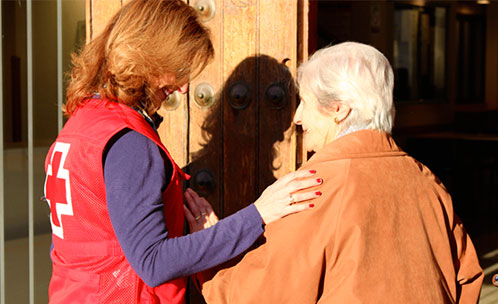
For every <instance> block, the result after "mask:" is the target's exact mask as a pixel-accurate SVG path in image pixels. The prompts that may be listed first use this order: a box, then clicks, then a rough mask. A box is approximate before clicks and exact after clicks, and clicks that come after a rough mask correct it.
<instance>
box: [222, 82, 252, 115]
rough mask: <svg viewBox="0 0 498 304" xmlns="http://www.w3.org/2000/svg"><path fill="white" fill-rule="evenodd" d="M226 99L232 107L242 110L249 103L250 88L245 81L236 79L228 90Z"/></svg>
mask: <svg viewBox="0 0 498 304" xmlns="http://www.w3.org/2000/svg"><path fill="white" fill-rule="evenodd" d="M228 101H229V102H230V105H231V106H232V108H234V109H236V110H243V109H245V108H247V106H248V105H249V103H251V88H250V87H249V84H248V83H247V82H245V81H242V80H241V81H237V82H235V83H234V84H232V86H231V87H230V89H229V90H228Z"/></svg>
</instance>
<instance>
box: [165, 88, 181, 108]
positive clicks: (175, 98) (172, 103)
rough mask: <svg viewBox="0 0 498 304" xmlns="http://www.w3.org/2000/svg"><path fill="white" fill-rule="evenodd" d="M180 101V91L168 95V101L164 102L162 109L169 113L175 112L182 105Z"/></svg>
mask: <svg viewBox="0 0 498 304" xmlns="http://www.w3.org/2000/svg"><path fill="white" fill-rule="evenodd" d="M180 101H181V96H180V93H178V91H174V92H173V93H171V94H169V95H168V97H167V98H166V100H164V101H163V104H162V105H161V107H162V108H163V109H165V110H167V111H173V110H175V109H176V108H178V106H179V105H180Z"/></svg>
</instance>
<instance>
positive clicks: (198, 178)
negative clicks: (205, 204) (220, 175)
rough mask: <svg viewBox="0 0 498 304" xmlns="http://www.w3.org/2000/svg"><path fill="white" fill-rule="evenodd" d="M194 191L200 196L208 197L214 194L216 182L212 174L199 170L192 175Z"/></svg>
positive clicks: (206, 170) (205, 170)
mask: <svg viewBox="0 0 498 304" xmlns="http://www.w3.org/2000/svg"><path fill="white" fill-rule="evenodd" d="M193 182H194V184H193V186H194V189H195V190H196V191H197V192H198V193H199V194H201V195H208V194H211V193H213V192H214V189H215V187H216V182H215V179H214V174H213V173H212V172H211V171H209V170H208V169H201V170H199V171H197V172H196V173H195V174H194V178H193Z"/></svg>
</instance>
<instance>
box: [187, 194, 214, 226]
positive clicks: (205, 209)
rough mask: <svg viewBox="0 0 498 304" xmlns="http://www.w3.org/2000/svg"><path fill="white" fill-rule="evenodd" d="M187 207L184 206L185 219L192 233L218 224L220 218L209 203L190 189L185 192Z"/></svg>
mask: <svg viewBox="0 0 498 304" xmlns="http://www.w3.org/2000/svg"><path fill="white" fill-rule="evenodd" d="M185 200H186V201H187V205H188V208H187V206H185V205H183V208H184V210H185V218H186V219H187V222H188V225H189V227H190V233H194V232H196V231H200V230H202V229H206V228H208V227H211V226H213V225H214V224H216V223H217V222H218V217H217V216H216V214H215V213H214V211H213V208H212V207H211V205H210V204H209V202H208V201H207V200H206V199H205V198H203V197H200V196H199V195H198V194H197V193H196V192H195V191H194V190H192V189H190V188H188V189H187V191H185Z"/></svg>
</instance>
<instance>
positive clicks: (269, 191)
mask: <svg viewBox="0 0 498 304" xmlns="http://www.w3.org/2000/svg"><path fill="white" fill-rule="evenodd" d="M315 173H316V172H315V171H314V170H300V171H295V172H291V173H289V174H287V175H285V176H283V177H281V178H280V179H278V180H277V181H276V182H274V183H273V184H272V185H270V186H268V188H266V189H265V191H263V194H261V196H260V197H259V198H258V200H257V201H256V202H255V203H254V205H255V206H256V208H257V209H258V211H259V214H260V215H261V217H262V218H263V222H264V223H265V224H269V223H271V222H273V221H276V220H278V219H279V218H281V217H284V216H286V215H289V214H291V213H296V212H300V211H303V210H307V209H309V208H313V207H314V204H312V203H309V202H306V203H301V202H303V201H309V200H312V199H314V198H317V197H319V196H320V195H322V193H321V192H320V191H317V190H313V191H307V192H302V193H296V192H297V191H299V190H302V189H306V188H310V187H315V186H318V185H320V184H322V183H323V180H322V179H321V178H319V177H315V176H314V175H315Z"/></svg>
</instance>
